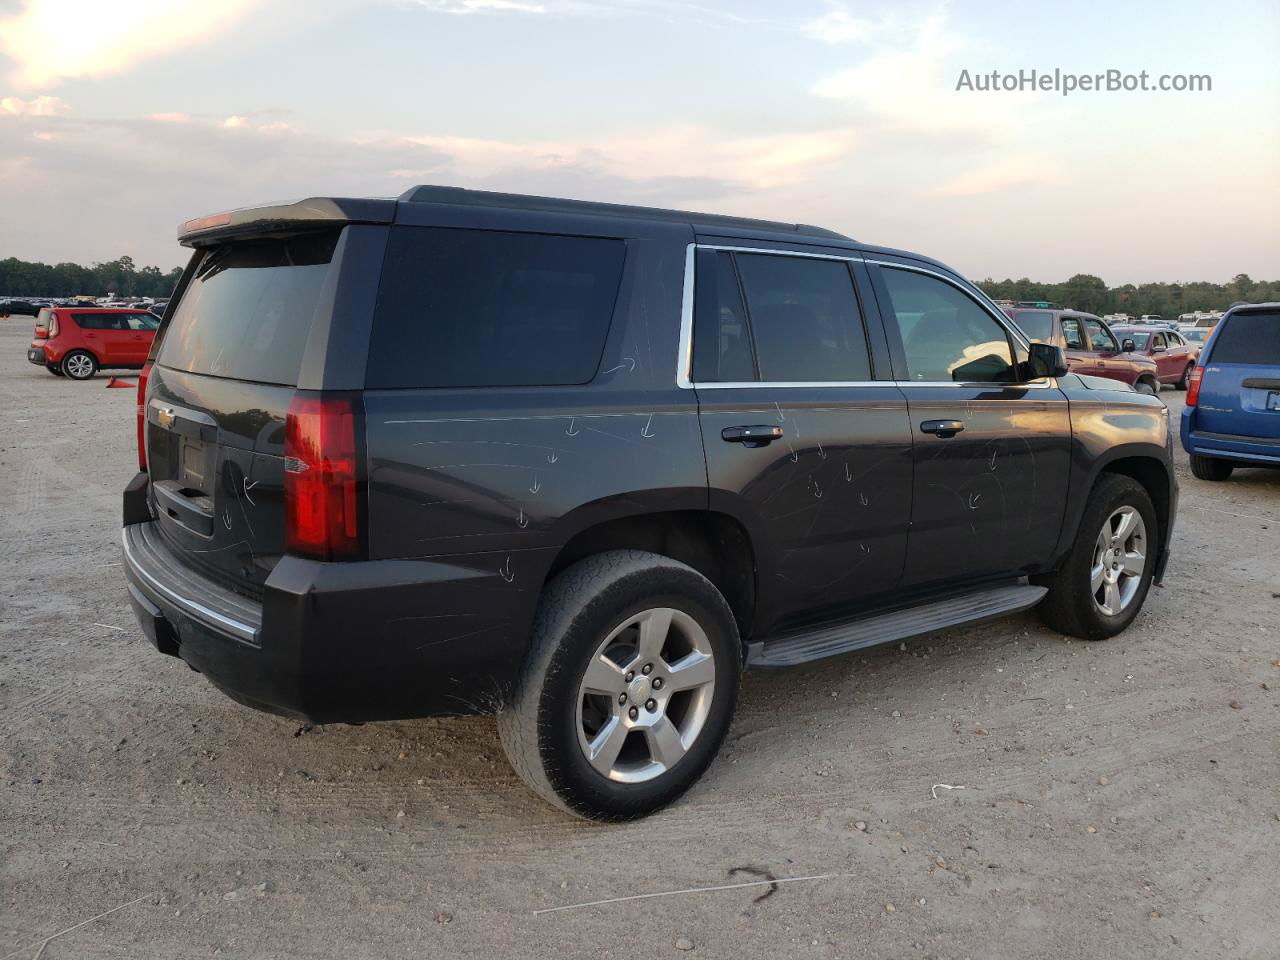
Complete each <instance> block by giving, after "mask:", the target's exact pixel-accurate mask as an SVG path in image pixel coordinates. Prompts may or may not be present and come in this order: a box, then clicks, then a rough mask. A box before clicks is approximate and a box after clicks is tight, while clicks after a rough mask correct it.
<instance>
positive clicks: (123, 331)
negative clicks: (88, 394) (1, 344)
mask: <svg viewBox="0 0 1280 960" xmlns="http://www.w3.org/2000/svg"><path fill="white" fill-rule="evenodd" d="M159 326H160V320H159V318H158V317H156V316H155V315H153V314H150V313H148V312H146V311H145V310H120V309H114V310H113V309H102V308H92V307H45V308H44V309H43V310H41V311H40V313H39V315H37V317H36V333H35V339H34V340H32V341H31V346H30V347H29V348H28V349H27V359H28V360H30V361H31V362H32V363H38V364H40V365H41V366H43V367H45V368H46V369H47V370H48V371H49V372H50V373H52V374H56V375H57V376H59V377H61V376H67V377H70V378H71V379H72V380H88V379H89V378H90V377H92V376H93V375H94V374H95V373H97V372H98V369H99V368H101V367H127V368H129V369H134V370H140V369H142V365H143V364H144V363H146V362H147V354H148V353H149V352H150V350H151V341H152V340H153V339H155V335H156V328H157V327H159Z"/></svg>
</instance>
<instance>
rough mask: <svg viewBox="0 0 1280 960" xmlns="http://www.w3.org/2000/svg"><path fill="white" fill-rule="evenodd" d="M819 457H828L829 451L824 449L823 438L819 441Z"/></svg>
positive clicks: (822, 458) (821, 458)
mask: <svg viewBox="0 0 1280 960" xmlns="http://www.w3.org/2000/svg"><path fill="white" fill-rule="evenodd" d="M818 459H819V460H825V459H827V451H825V450H823V449H822V441H821V440H819V441H818Z"/></svg>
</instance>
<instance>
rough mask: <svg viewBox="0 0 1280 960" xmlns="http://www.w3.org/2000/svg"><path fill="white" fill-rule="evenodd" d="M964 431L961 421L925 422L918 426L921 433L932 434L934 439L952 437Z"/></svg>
mask: <svg viewBox="0 0 1280 960" xmlns="http://www.w3.org/2000/svg"><path fill="white" fill-rule="evenodd" d="M963 429H964V421H962V420H926V421H924V422H923V423H922V424H920V432H921V433H932V434H933V435H934V436H935V437H942V438H943V439H944V440H945V439H947V438H948V437H954V436H955V435H956V434H957V433H959V432H960V431H962V430H963Z"/></svg>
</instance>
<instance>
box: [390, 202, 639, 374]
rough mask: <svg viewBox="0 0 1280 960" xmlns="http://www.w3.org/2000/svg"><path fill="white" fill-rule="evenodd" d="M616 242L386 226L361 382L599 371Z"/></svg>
mask: <svg viewBox="0 0 1280 960" xmlns="http://www.w3.org/2000/svg"><path fill="white" fill-rule="evenodd" d="M625 250H626V245H625V244H624V242H623V241H621V240H613V239H602V238H598V237H565V236H555V235H549V234H536V233H506V232H498V231H492V230H456V229H448V228H439V227H393V228H392V229H391V237H390V239H389V240H388V242H387V253H386V258H385V259H384V261H383V266H382V280H381V285H380V287H379V290H378V304H377V308H376V310H375V312H374V319H373V341H374V343H377V344H379V345H380V349H378V350H373V351H370V356H369V368H368V375H367V378H366V385H367V386H369V387H371V388H394V387H497V386H551V385H560V384H574V383H586V382H587V381H589V380H590V379H591V378H592V377H593V376H595V372H596V368H597V367H598V366H599V364H600V355H601V353H602V352H603V350H604V341H605V337H606V336H607V335H608V333H609V322H610V319H611V318H612V316H613V305H614V301H615V299H616V298H617V295H618V283H619V281H620V279H621V277H622V262H623V259H624V256H625Z"/></svg>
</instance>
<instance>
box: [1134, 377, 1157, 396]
mask: <svg viewBox="0 0 1280 960" xmlns="http://www.w3.org/2000/svg"><path fill="white" fill-rule="evenodd" d="M1133 389H1135V390H1137V391H1138V392H1139V393H1145V394H1146V395H1147V396H1149V397H1154V396H1155V395H1156V394H1158V393H1159V392H1160V387H1159V385H1158V384H1155V383H1152V382H1151V381H1150V380H1139V381H1138V382H1137V383H1135V384H1134V385H1133Z"/></svg>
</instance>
